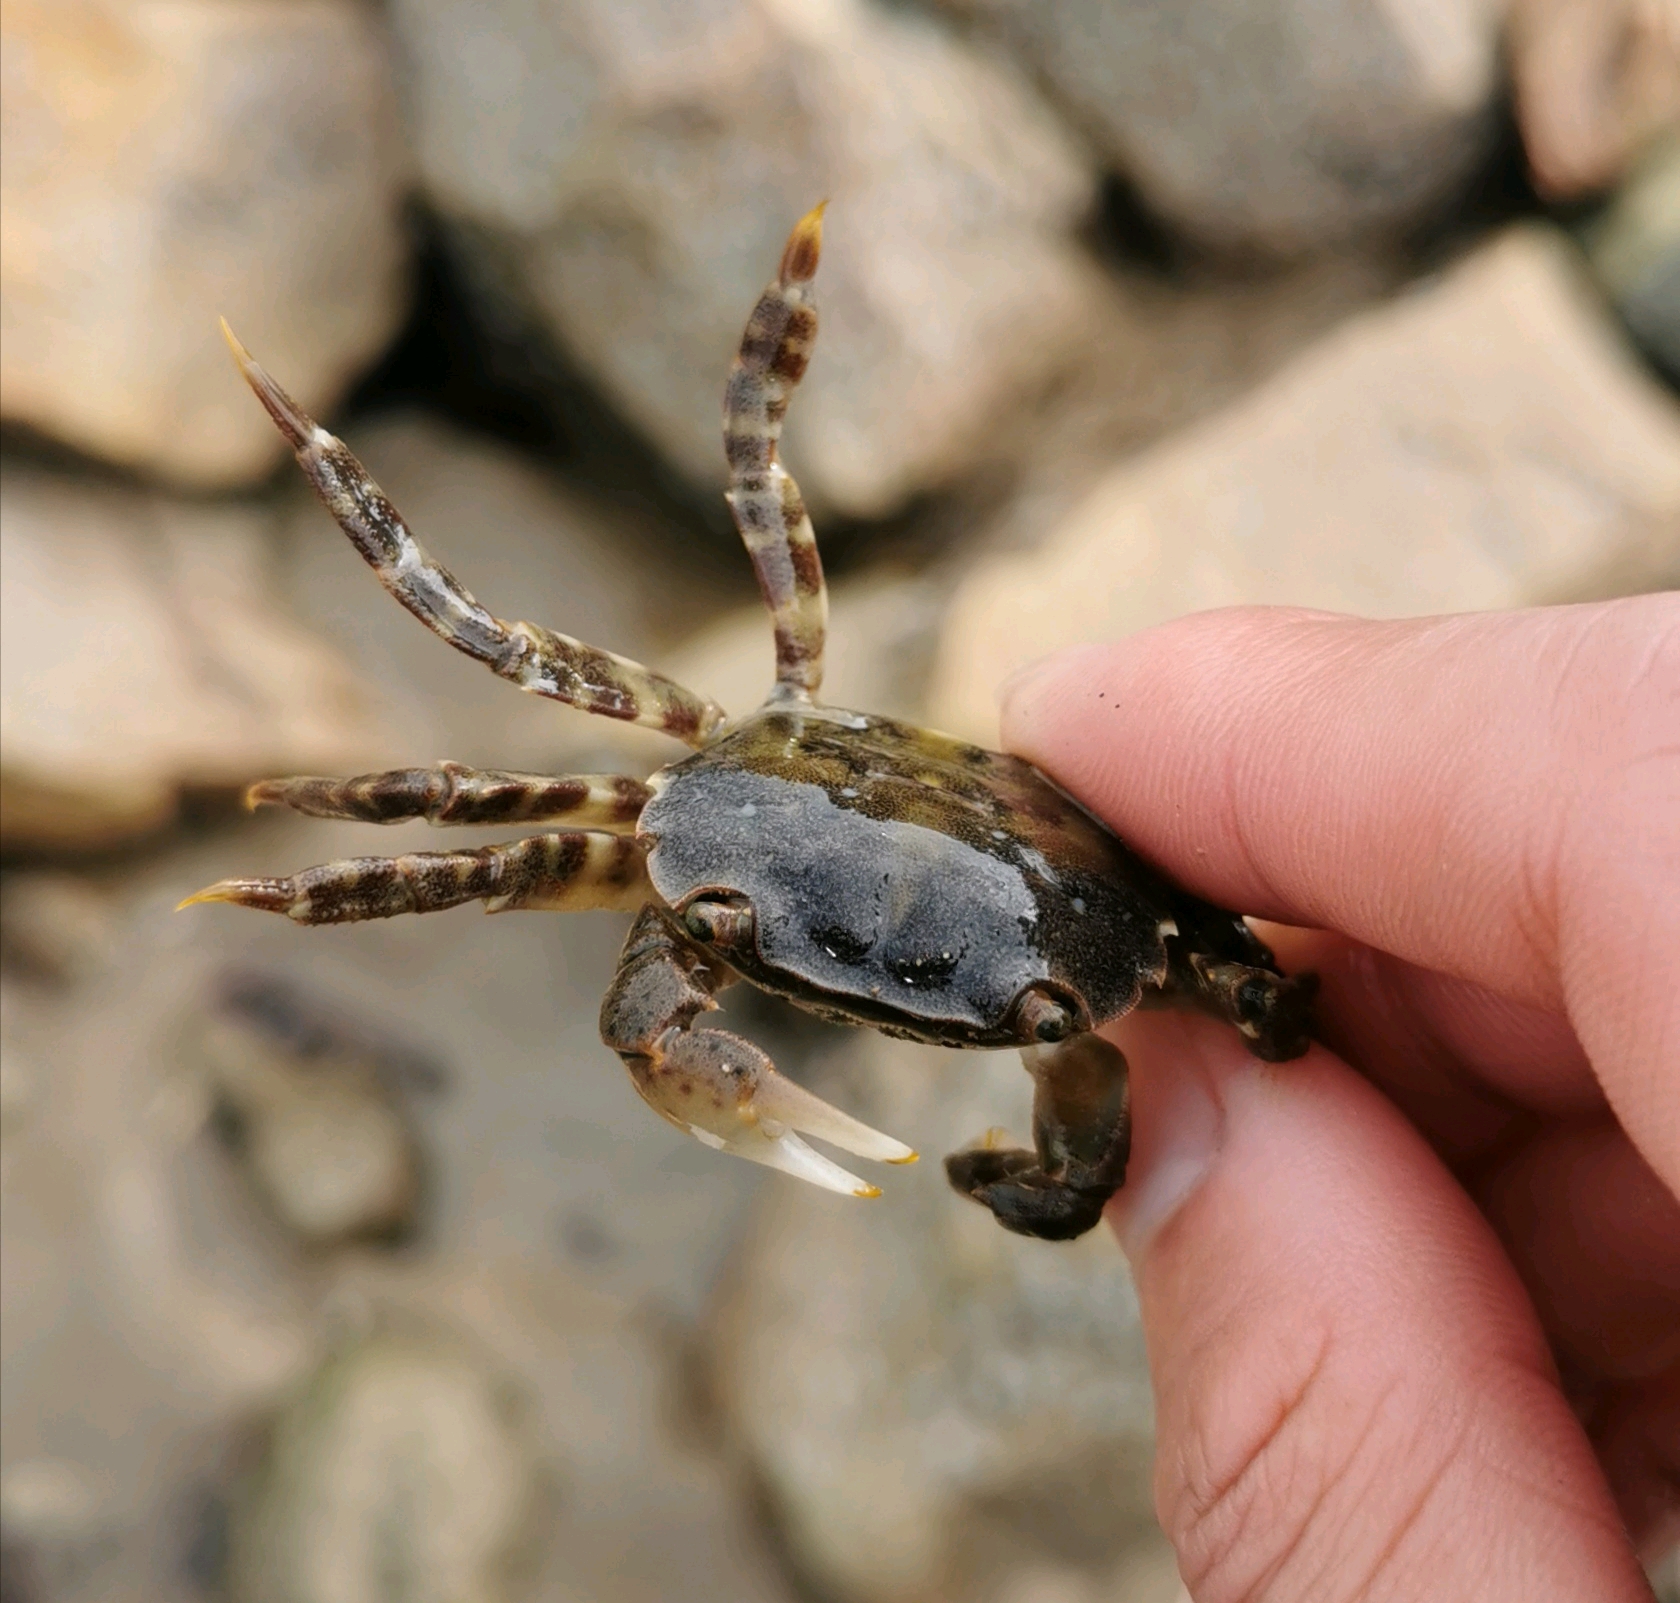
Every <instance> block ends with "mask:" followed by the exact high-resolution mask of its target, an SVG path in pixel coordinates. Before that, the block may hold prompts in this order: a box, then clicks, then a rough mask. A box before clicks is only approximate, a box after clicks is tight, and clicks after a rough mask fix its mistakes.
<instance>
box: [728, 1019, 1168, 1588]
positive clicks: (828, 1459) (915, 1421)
mask: <svg viewBox="0 0 1680 1603" xmlns="http://www.w3.org/2000/svg"><path fill="white" fill-rule="evenodd" d="M802 1077H803V1075H802ZM817 1077H818V1079H819V1080H820V1083H821V1090H822V1093H823V1095H824V1096H827V1097H830V1098H831V1099H832V1100H834V1101H836V1102H838V1103H839V1104H840V1105H841V1106H844V1107H846V1108H847V1109H848V1110H849V1111H852V1112H854V1113H856V1114H858V1115H859V1116H860V1117H863V1118H865V1119H866V1120H868V1121H869V1122H870V1123H871V1124H874V1125H876V1126H877V1127H879V1128H881V1129H884V1130H888V1131H890V1132H892V1133H893V1134H895V1135H898V1136H899V1137H901V1138H903V1139H905V1140H908V1141H910V1142H912V1143H913V1144H914V1145H915V1146H916V1147H918V1148H919V1149H920V1151H921V1153H922V1161H921V1162H920V1163H919V1164H917V1165H916V1166H915V1167H914V1168H911V1169H906V1170H904V1171H902V1172H901V1173H891V1174H888V1175H887V1176H886V1177H885V1178H884V1179H882V1180H881V1184H882V1185H883V1186H885V1187H886V1191H887V1194H886V1196H885V1198H884V1199H883V1200H881V1201H879V1202H872V1203H864V1204H860V1203H856V1202H853V1201H851V1200H850V1199H845V1198H837V1197H833V1196H831V1195H828V1194H827V1193H820V1192H817V1191H815V1190H813V1189H812V1188H810V1187H807V1186H799V1185H795V1184H792V1183H788V1184H785V1185H784V1184H776V1183H774V1182H772V1185H771V1186H770V1187H768V1188H767V1189H766V1190H765V1191H764V1193H763V1194H762V1196H761V1199H760V1203H759V1206H758V1207H757V1209H756V1210H755V1213H754V1219H753V1229H752V1231H751V1233H750V1234H749V1235H748V1236H747V1237H746V1239H745V1240H744V1241H743V1243H742V1245H741V1248H740V1250H739V1251H738V1253H737V1254H736V1256H735V1259H734V1260H733V1269H734V1273H733V1275H732V1277H731V1279H730V1280H729V1281H728V1282H726V1285H727V1287H728V1289H727V1293H726V1296H725V1298H724V1300H723V1301H722V1303H721V1306H720V1309H719V1313H718V1316H717V1320H716V1323H715V1327H714V1331H713V1339H712V1341H711V1345H710V1352H711V1367H712V1374H713V1382H714V1385H715V1388H716V1392H717V1396H718V1400H719V1406H720V1408H721V1411H722V1414H723V1417H724V1419H725V1421H726V1427H727V1430H728V1433H729V1436H730V1438H731V1440H732V1442H733V1444H734V1446H735V1449H736V1451H737V1452H739V1453H740V1454H741V1455H742V1457H743V1458H744V1459H745V1461H746V1463H747V1465H748V1466H749V1467H750V1470H751V1472H752V1474H753V1475H754V1476H755V1477H757V1478H758V1479H759V1480H760V1481H761V1483H762V1484H763V1485H764V1487H765V1489H766V1491H767V1493H768V1495H769V1499H770V1503H771V1506H772V1508H773V1509H774V1510H775V1511H776V1513H777V1514H778V1516H779V1518H780V1521H781V1526H782V1531H783V1536H784V1540H785V1541H786V1542H787V1544H788V1546H789V1548H790V1550H791V1552H792V1554H793V1556H794V1559H795V1562H796V1565H797V1566H798V1568H799V1569H800V1570H801V1571H802V1572H803V1573H804V1575H805V1577H806V1580H807V1582H808V1584H809V1585H810V1586H811V1589H812V1590H813V1591H814V1592H816V1593H817V1595H822V1596H835V1597H839V1598H847V1599H879V1600H888V1599H891V1600H895V1603H897V1600H905V1603H908V1600H910V1599H936V1598H937V1599H942V1600H952V1603H958V1600H966V1599H970V1598H975V1599H978V1598H987V1599H991V1598H1015V1597H1019V1598H1021V1599H1022V1600H1023V1603H1026V1600H1027V1599H1028V1598H1031V1597H1037V1596H1055V1597H1071V1598H1076V1599H1081V1600H1083V1599H1084V1598H1086V1597H1090V1598H1092V1599H1094V1598H1095V1597H1097V1596H1117V1595H1121V1594H1120V1593H1118V1592H1111V1591H1108V1590H1106V1589H1102V1588H1100V1587H1099V1585H1098V1582H1099V1580H1100V1579H1101V1578H1103V1577H1109V1578H1112V1577H1113V1575H1114V1574H1115V1573H1116V1571H1117V1570H1118V1569H1119V1568H1120V1567H1121V1566H1123V1565H1131V1566H1134V1567H1136V1568H1137V1569H1138V1570H1139V1571H1140V1572H1141V1570H1143V1569H1144V1568H1146V1567H1147V1564H1148V1560H1147V1559H1146V1555H1153V1556H1154V1558H1155V1560H1157V1561H1158V1559H1159V1556H1160V1554H1161V1551H1162V1549H1164V1547H1165V1543H1164V1539H1163V1538H1162V1537H1161V1536H1160V1534H1159V1532H1158V1531H1157V1530H1156V1529H1155V1526H1154V1516H1153V1513H1152V1504H1151V1495H1150V1474H1151V1458H1152V1447H1151V1442H1152V1431H1153V1404H1152V1400H1151V1392H1150V1384H1149V1376H1148V1371H1147V1368H1146V1366H1145V1361H1144V1348H1143V1334H1142V1331H1141V1329H1140V1327H1139V1322H1138V1310H1137V1302H1136V1298H1135V1295H1134V1293H1133V1291H1132V1286H1131V1281H1130V1278H1129V1276H1128V1274H1127V1272H1126V1268H1125V1264H1124V1261H1123V1260H1122V1258H1121V1256H1120V1253H1119V1250H1118V1249H1117V1248H1116V1246H1115V1244H1114V1242H1113V1239H1112V1238H1111V1237H1110V1236H1109V1235H1108V1234H1107V1232H1106V1231H1103V1232H1097V1233H1094V1234H1092V1235H1090V1236H1087V1237H1085V1238H1084V1239H1083V1240H1081V1241H1079V1242H1076V1243H1072V1244H1070V1245H1067V1246H1062V1247H1053V1248H1046V1247H1045V1246H1044V1245H1043V1244H1042V1243H1039V1242H1030V1241H1025V1240H1022V1239H1021V1238H1019V1237H1015V1236H1011V1235H1008V1234H1006V1233H1005V1232H1004V1231H1001V1230H999V1229H998V1227H997V1225H996V1224H995V1223H994V1222H993V1220H992V1218H991V1216H990V1215H989V1214H987V1213H986V1212H985V1211H984V1210H982V1209H980V1208H978V1207H976V1206H974V1205H973V1204H971V1203H968V1202H964V1201H962V1200H960V1199H959V1198H957V1197H956V1196H955V1195H954V1194H953V1193H952V1192H951V1190H950V1187H949V1186H948V1185H947V1184H946V1181H945V1176H944V1172H943V1167H942V1165H941V1163H940V1161H939V1160H940V1157H941V1156H942V1155H943V1154H944V1153H945V1152H947V1151H951V1150H953V1149H955V1148H957V1147H960V1146H964V1145H966V1144H967V1143H968V1142H969V1141H971V1140H973V1139H974V1138H975V1137H976V1136H978V1135H980V1134H981V1133H982V1132H983V1131H985V1130H986V1129H988V1128H989V1127H991V1126H993V1125H1003V1126H1005V1127H1008V1126H1013V1127H1014V1128H1015V1129H1016V1131H1017V1133H1019V1132H1020V1131H1021V1130H1022V1129H1024V1127H1025V1125H1026V1121H1027V1118H1028V1109H1029V1104H1030V1101H1031V1088H1030V1085H1029V1083H1028V1081H1027V1077H1026V1075H1025V1074H1024V1073H1023V1072H1022V1069H1021V1064H1020V1059H1019V1057H1018V1056H1017V1055H1016V1054H1014V1053H984V1054H982V1053H976V1052H963V1053H956V1052H945V1051H941V1050H939V1049H937V1048H928V1047H923V1046H914V1045H908V1044H905V1043H902V1042H895V1041H889V1040H886V1039H884V1038H882V1037H880V1036H876V1035H873V1034H866V1033H863V1032H857V1033H855V1034H853V1035H850V1036H848V1037H845V1038H844V1044H842V1045H839V1046H837V1047H835V1048H834V1049H833V1051H832V1052H831V1054H830V1055H829V1056H828V1057H827V1058H826V1059H824V1061H823V1062H822V1064H821V1065H820V1067H819V1069H818V1075H817ZM1167 1569H1168V1576H1169V1577H1170V1572H1171V1566H1170V1564H1169V1565H1168V1567H1167ZM1156 1570H1157V1574H1159V1564H1158V1562H1157V1563H1156ZM1052 1579H1054V1580H1055V1581H1056V1582H1057V1584H1058V1586H1059V1587H1060V1589H1059V1590H1057V1589H1055V1588H1054V1587H1050V1582H1051V1580H1052ZM1175 1587H1176V1580H1172V1581H1171V1583H1170V1584H1169V1582H1168V1580H1167V1579H1162V1580H1161V1581H1160V1582H1159V1584H1158V1585H1157V1586H1156V1587H1155V1588H1154V1589H1153V1590H1145V1589H1144V1588H1143V1587H1142V1586H1140V1587H1139V1588H1138V1589H1137V1590H1135V1591H1129V1592H1127V1593H1125V1594H1124V1595H1125V1596H1127V1597H1136V1598H1137V1599H1139V1600H1140V1603H1143V1600H1146V1599H1155V1598H1158V1599H1160V1600H1161V1603H1166V1600H1168V1599H1170V1598H1171V1597H1172V1596H1173V1592H1174V1588H1175ZM1047 1588H1049V1589H1048V1590H1047Z"/></svg>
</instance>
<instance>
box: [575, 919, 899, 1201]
mask: <svg viewBox="0 0 1680 1603" xmlns="http://www.w3.org/2000/svg"><path fill="white" fill-rule="evenodd" d="M733 979H734V975H733V974H732V973H730V971H729V970H728V969H726V968H724V967H722V965H720V964H718V963H717V962H716V960H715V959H712V958H710V957H708V956H707V954H706V953H705V952H704V951H703V950H702V949H701V948H700V947H698V946H696V945H694V944H692V943H691V942H689V941H687V940H685V939H684V938H683V937H682V936H680V935H679V934H678V933H677V932H676V931H675V930H673V929H672V928H671V926H670V925H669V924H668V923H667V922H666V920H665V915H664V914H663V913H661V912H660V911H659V909H658V908H656V907H647V908H644V909H643V911H642V915H641V917H640V918H638V919H637V920H636V922H635V924H634V925H633V926H632V928H631V930H630V937H629V939H628V940H627V941H626V942H625V943H624V951H623V953H622V954H621V955H620V957H619V966H618V974H617V976H616V977H615V978H614V980H613V983H612V986H611V988H610V989H609V990H608V992H607V995H606V999H605V1000H604V1001H603V1002H602V1004H601V1039H602V1040H603V1041H605V1042H606V1043H607V1045H608V1046H610V1047H611V1048H612V1049H613V1050H614V1051H615V1052H617V1053H618V1055H619V1056H620V1057H621V1058H623V1059H624V1063H625V1067H626V1068H628V1069H629V1070H630V1078H631V1080H632V1081H633V1082H634V1084H635V1087H636V1089H637V1091H639V1092H640V1093H641V1095H642V1099H643V1100H644V1101H645V1102H646V1103H647V1104H648V1105H649V1106H650V1107H651V1108H652V1109H653V1110H654V1112H655V1113H657V1114H659V1115H660V1117H662V1118H664V1119H667V1120H669V1121H670V1123H672V1124H674V1125H676V1126H677V1128H678V1129H680V1130H686V1131H687V1132H688V1133H689V1134H690V1135H692V1136H694V1137H695V1138H696V1139H698V1140H700V1141H702V1142H704V1143H705V1144H706V1145H707V1146H709V1147H714V1148H716V1149H717V1150H719V1151H721V1152H733V1153H734V1154H735V1155H736V1156H737V1157H741V1158H747V1159H749V1160H751V1161H752V1162H753V1163H762V1164H765V1165H766V1166H768V1167H769V1168H772V1169H780V1170H781V1171H782V1172H783V1173H784V1174H791V1175H794V1176H796V1177H797V1178H799V1179H801V1180H809V1181H810V1182H811V1183H812V1184H813V1185H819V1186H822V1187H824V1188H826V1189H827V1190H829V1191H839V1192H843V1193H845V1194H846V1195H848V1196H853V1197H878V1196H879V1195H880V1194H881V1193H880V1190H879V1188H878V1187H876V1186H872V1185H869V1184H868V1183H866V1182H865V1181H863V1180H860V1179H859V1178H858V1177H857V1176H856V1175H854V1174H851V1173H849V1172H848V1171H847V1170H845V1169H842V1168H841V1167H840V1165H839V1164H837V1163H834V1162H832V1161H831V1160H830V1159H828V1158H825V1157H824V1156H823V1155H822V1154H821V1153H820V1152H818V1151H816V1150H815V1149H814V1148H812V1147H809V1146H807V1145H806V1144H805V1142H803V1141H802V1140H800V1138H799V1136H798V1135H797V1134H795V1132H796V1131H800V1132H803V1133H804V1134H805V1135H811V1136H816V1137H817V1138H818V1139H819V1140H821V1141H827V1142H830V1143H832V1144H833V1145H834V1146H837V1147H839V1148H840V1149H841V1150H842V1151H844V1152H851V1153H855V1154H856V1155H857V1156H858V1157H860V1158H869V1159H872V1160H874V1161H875V1162H877V1163H911V1162H913V1161H914V1160H915V1157H916V1154H915V1153H914V1152H913V1151H911V1149H910V1148H909V1147H907V1146H905V1145H904V1143H903V1142H902V1141H894V1140H893V1139H892V1137H891V1136H886V1135H882V1134H881V1133H880V1131H878V1130H871V1129H870V1128H869V1126H868V1125H866V1124H860V1123H859V1122H858V1121H857V1120H856V1119H854V1118H852V1117H851V1115H850V1114H846V1113H842V1112H841V1111H840V1110H839V1109H838V1108H833V1107H830V1106H829V1105H828V1104H827V1103H826V1102H824V1101H823V1100H822V1099H821V1098H820V1097H816V1096H813V1095H812V1094H811V1093H810V1092H809V1091H807V1090H805V1089H803V1088H802V1087H801V1086H798V1085H795V1084H794V1082H793V1081H792V1080H788V1079H784V1078H783V1077H782V1076H781V1075H780V1074H778V1073H777V1072H776V1069H775V1066H774V1065H773V1064H772V1063H771V1061H770V1059H769V1058H768V1057H766V1056H765V1054H764V1053H763V1052H761V1051H760V1050H759V1049H758V1048H757V1047H756V1046H754V1045H753V1044H752V1042H750V1041H746V1040H743V1039H742V1038H741V1037H740V1036H738V1035H732V1034H730V1033H729V1032H728V1031H726V1030H713V1029H705V1028H699V1029H697V1028H695V1020H696V1019H697V1018H698V1017H699V1016H700V1015H701V1014H702V1013H709V1012H712V1011H714V1010H715V1009H716V1007H717V1003H716V1002H715V1001H714V1000H713V999H712V998H713V994H714V993H715V992H717V991H719V990H721V989H722V988H723V987H724V986H725V985H727V984H729V983H730V982H731V981H732V980H733Z"/></svg>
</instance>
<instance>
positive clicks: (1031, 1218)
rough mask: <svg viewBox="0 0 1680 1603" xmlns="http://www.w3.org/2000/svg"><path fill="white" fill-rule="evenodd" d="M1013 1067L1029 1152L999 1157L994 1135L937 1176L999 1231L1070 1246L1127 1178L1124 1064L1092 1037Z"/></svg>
mask: <svg viewBox="0 0 1680 1603" xmlns="http://www.w3.org/2000/svg"><path fill="white" fill-rule="evenodd" d="M1021 1059H1022V1061H1023V1062H1024V1063H1025V1064H1026V1068H1027V1072H1028V1073H1029V1074H1030V1075H1031V1076H1032V1078H1033V1150H1032V1151H1030V1152H1028V1151H1026V1150H1024V1149H1022V1148H1019V1147H1006V1146H1004V1145H1003V1144H1002V1142H1001V1140H1000V1139H999V1135H1000V1132H997V1131H993V1132H991V1133H990V1134H988V1135H987V1136H985V1137H984V1138H983V1139H982V1140H980V1141H979V1142H978V1143H976V1144H975V1145H974V1146H972V1147H969V1148H967V1149H966V1150H965V1151H962V1152H953V1153H952V1154H951V1155H950V1156H949V1157H948V1158H946V1160H945V1174H946V1177H947V1178H948V1179H949V1180H950V1182H951V1184H952V1185H953V1186H954V1187H955V1188H956V1189H957V1190H958V1191H960V1192H962V1193H963V1195H964V1196H967V1197H972V1198H973V1199H974V1200H975V1201H976V1202H978V1203H982V1204H984V1205H985V1206H986V1207H988V1208H990V1209H991V1210H992V1214H993V1216H994V1217H995V1218H996V1219H997V1222H998V1223H999V1224H1000V1225H1002V1226H1003V1227H1004V1229H1006V1230H1013V1231H1015V1232H1016V1234H1017V1235H1023V1236H1037V1237H1038V1238H1039V1239H1040V1240H1042V1241H1069V1240H1071V1239H1072V1238H1073V1237H1075V1236H1082V1235H1084V1234H1085V1232H1086V1231H1087V1230H1090V1229H1092V1228H1093V1227H1094V1226H1095V1225H1096V1223H1097V1221H1098V1220H1100V1219H1101V1218H1102V1213H1103V1208H1104V1206H1105V1205H1106V1204H1107V1202H1108V1199H1109V1198H1110V1197H1111V1196H1113V1195H1114V1193H1115V1192H1116V1191H1117V1190H1119V1188H1120V1182H1121V1181H1122V1180H1124V1179H1125V1177H1126V1156H1127V1153H1128V1151H1129V1150H1130V1147H1131V1134H1132V1122H1131V1107H1130V1102H1129V1100H1128V1094H1127V1083H1126V1060H1125V1058H1123V1057H1122V1056H1121V1055H1120V1052H1119V1049H1118V1048H1117V1047H1115V1046H1113V1045H1112V1044H1111V1043H1109V1042H1108V1041H1106V1040H1104V1039H1103V1038H1102V1036H1100V1035H1091V1034H1079V1035H1073V1036H1070V1037H1068V1039H1067V1040H1065V1041H1062V1042H1061V1043H1059V1044H1058V1045H1055V1046H1028V1047H1023V1048H1022V1049H1021Z"/></svg>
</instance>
